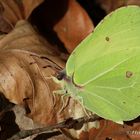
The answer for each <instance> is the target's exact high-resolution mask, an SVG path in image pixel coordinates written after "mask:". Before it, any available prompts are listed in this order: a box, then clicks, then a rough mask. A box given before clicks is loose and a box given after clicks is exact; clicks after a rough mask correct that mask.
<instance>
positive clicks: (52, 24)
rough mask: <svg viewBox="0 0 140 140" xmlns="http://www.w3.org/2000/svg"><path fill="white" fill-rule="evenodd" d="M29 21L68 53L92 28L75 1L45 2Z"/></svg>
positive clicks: (51, 0)
mask: <svg viewBox="0 0 140 140" xmlns="http://www.w3.org/2000/svg"><path fill="white" fill-rule="evenodd" d="M54 9H55V10H54ZM31 19H32V22H33V23H34V24H35V25H37V27H38V28H39V29H40V31H42V33H43V34H45V35H46V37H47V39H48V40H49V41H50V42H53V43H56V44H59V46H62V45H64V47H65V48H66V49H67V50H68V52H69V53H71V52H72V50H73V49H74V48H75V47H76V46H77V45H78V44H79V43H80V42H81V41H82V40H83V39H84V38H85V37H86V36H87V35H88V34H89V33H91V32H92V31H93V28H94V26H93V23H92V20H91V19H90V17H89V16H88V14H87V12H86V11H85V10H84V9H83V8H82V7H81V6H80V4H79V3H78V2H77V1H76V0H59V1H56V0H50V1H45V2H44V3H43V4H42V5H41V6H40V7H39V8H37V9H36V10H35V11H34V12H33V14H32V16H31ZM60 41H61V42H60ZM62 43H63V44H62Z"/></svg>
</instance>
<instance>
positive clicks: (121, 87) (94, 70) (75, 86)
mask: <svg viewBox="0 0 140 140" xmlns="http://www.w3.org/2000/svg"><path fill="white" fill-rule="evenodd" d="M63 81H64V83H65V84H66V85H67V90H68V92H70V93H74V94H75V97H78V98H79V97H80V99H82V102H83V105H84V107H85V108H86V109H88V110H90V111H91V112H93V113H96V114H97V115H99V116H101V117H103V118H105V119H109V120H112V121H115V122H117V121H128V120H132V119H134V118H136V117H138V116H139V114H140V7H138V6H127V7H122V8H119V9H117V10H116V11H114V12H112V13H111V14H109V15H107V16H106V17H105V18H104V19H103V20H102V21H101V22H100V23H99V24H98V26H97V27H96V28H95V30H94V32H93V33H91V34H90V35H89V36H88V37H87V38H86V39H85V40H84V41H82V42H81V43H80V44H79V45H78V47H77V48H76V49H75V50H74V51H73V52H72V54H71V55H70V57H69V59H68V61H67V63H66V78H64V79H63ZM79 101H80V100H79Z"/></svg>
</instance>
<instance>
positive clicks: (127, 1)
mask: <svg viewBox="0 0 140 140" xmlns="http://www.w3.org/2000/svg"><path fill="white" fill-rule="evenodd" d="M96 1H97V3H99V4H100V5H101V7H102V8H103V9H104V10H105V11H106V13H110V12H111V11H113V10H115V9H117V8H119V7H122V6H126V5H139V6H140V1H139V0H96Z"/></svg>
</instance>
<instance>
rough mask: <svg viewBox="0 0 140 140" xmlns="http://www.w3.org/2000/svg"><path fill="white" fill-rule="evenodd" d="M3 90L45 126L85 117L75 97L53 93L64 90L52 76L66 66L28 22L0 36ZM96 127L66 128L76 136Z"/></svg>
mask: <svg viewBox="0 0 140 140" xmlns="http://www.w3.org/2000/svg"><path fill="white" fill-rule="evenodd" d="M0 50H1V51H0V92H2V93H3V94H4V95H5V97H6V98H7V99H8V100H9V101H10V102H12V103H14V104H18V105H22V106H23V107H24V108H25V109H26V115H27V116H28V117H30V118H31V119H32V120H33V121H34V122H37V123H39V124H42V125H45V126H47V125H50V124H57V123H58V122H61V121H64V120H66V119H67V118H70V117H73V118H79V117H82V116H85V112H84V110H83V108H82V107H81V105H80V104H79V103H78V102H77V101H74V100H73V99H72V98H70V97H67V96H65V97H64V98H63V99H62V97H61V96H62V95H59V94H54V93H53V92H54V91H57V90H59V89H61V85H60V84H59V83H56V82H54V78H52V77H53V76H55V75H56V72H58V71H59V70H61V69H63V68H64V62H63V61H62V60H61V59H60V57H59V56H61V53H60V52H59V51H56V50H55V49H54V46H51V45H50V44H49V43H48V42H46V40H44V39H43V38H42V37H41V36H39V35H38V34H37V33H36V32H35V31H34V30H33V28H32V27H31V25H30V24H29V23H27V22H26V21H20V22H18V23H17V25H16V26H15V29H14V30H13V31H12V32H10V33H9V34H7V35H5V36H3V37H2V38H1V39H0ZM91 126H92V127H96V123H95V122H93V123H92V125H91V124H90V125H89V124H84V126H83V127H82V129H81V128H79V129H81V130H78V131H77V130H74V129H71V130H69V131H68V130H64V131H65V132H66V131H67V133H69V135H71V136H72V137H74V138H79V134H80V132H81V131H83V130H85V131H88V129H89V128H91Z"/></svg>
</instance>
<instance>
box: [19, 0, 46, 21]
mask: <svg viewBox="0 0 140 140" xmlns="http://www.w3.org/2000/svg"><path fill="white" fill-rule="evenodd" d="M43 1H44V0H22V3H23V7H24V18H25V19H27V18H28V17H29V16H30V14H31V13H32V11H33V10H34V9H35V8H36V7H37V6H39V5H40V4H41V3H42V2H43Z"/></svg>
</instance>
